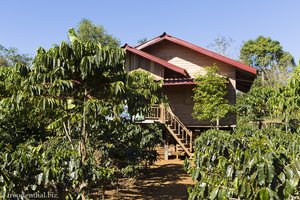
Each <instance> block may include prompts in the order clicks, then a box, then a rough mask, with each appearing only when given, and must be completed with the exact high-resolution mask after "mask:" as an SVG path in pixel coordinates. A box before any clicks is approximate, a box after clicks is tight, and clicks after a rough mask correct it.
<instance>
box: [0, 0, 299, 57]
mask: <svg viewBox="0 0 300 200" xmlns="http://www.w3.org/2000/svg"><path fill="white" fill-rule="evenodd" d="M0 8H1V12H0V19H1V20H0V27H1V29H0V44H2V45H4V46H6V47H17V48H18V49H19V50H20V52H22V53H29V54H31V55H32V56H33V55H34V53H35V50H36V49H37V48H38V47H39V46H42V47H44V48H49V47H51V45H52V44H58V43H60V42H61V41H62V40H67V30H68V29H69V28H71V27H76V26H77V24H78V23H79V22H80V20H81V19H82V18H88V19H90V20H92V21H93V22H94V23H95V24H101V25H103V26H104V27H105V29H106V30H107V31H108V32H109V33H111V34H112V35H114V36H115V37H117V38H119V39H120V40H121V42H122V44H124V43H128V44H131V45H134V44H136V42H137V40H139V39H141V38H144V37H147V38H148V39H150V38H153V37H155V36H157V35H160V34H162V33H163V32H167V33H168V34H171V35H173V36H176V37H179V38H181V39H184V40H187V41H189V42H192V43H194V44H197V45H199V46H202V47H207V46H208V45H209V44H210V43H211V42H212V41H213V40H214V39H215V38H217V37H218V36H225V37H230V38H232V39H234V40H235V43H234V49H233V51H235V52H237V51H238V49H239V47H240V45H241V44H242V41H246V40H249V39H255V38H256V37H257V36H258V35H263V36H270V37H271V38H272V39H274V40H278V41H280V43H281V44H282V46H283V47H284V49H285V50H286V51H289V52H291V53H292V55H293V56H295V58H296V61H297V62H298V60H299V58H300V24H299V21H300V11H299V9H300V1H299V0H285V1H282V0H194V1H192V0H187V1H182V0H151V1H150V0H149V1H143V0H126V1H125V0H123V1H122V0H118V1H117V0H109V1H100V0H85V1H83V0H81V1H80V0H73V1H70V0H51V1H50V0H49V1H46V0H44V1H43V0H26V1H21V0H19V1H17V0H9V1H4V0H2V1H1V3H0Z"/></svg>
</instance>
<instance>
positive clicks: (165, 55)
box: [124, 33, 257, 155]
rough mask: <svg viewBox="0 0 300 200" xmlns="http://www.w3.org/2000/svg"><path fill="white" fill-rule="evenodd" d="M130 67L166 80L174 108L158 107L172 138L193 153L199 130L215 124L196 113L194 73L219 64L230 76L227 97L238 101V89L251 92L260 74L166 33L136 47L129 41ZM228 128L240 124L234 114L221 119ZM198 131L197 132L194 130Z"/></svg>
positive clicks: (171, 105)
mask: <svg viewBox="0 0 300 200" xmlns="http://www.w3.org/2000/svg"><path fill="white" fill-rule="evenodd" d="M124 48H125V49H126V51H127V57H126V68H127V70H129V71H131V70H137V69H143V70H146V71H148V72H150V73H152V74H153V75H154V76H155V77H156V78H157V79H160V80H163V83H164V84H163V91H164V94H165V95H166V96H167V98H168V101H169V105H170V108H169V109H167V110H165V111H162V110H158V111H157V113H158V114H159V115H160V116H159V117H160V118H159V119H160V121H162V122H163V123H165V124H166V127H167V130H168V132H169V133H170V134H169V135H171V136H172V137H171V139H172V140H173V141H175V143H176V144H175V145H178V146H180V148H181V149H183V150H184V152H185V153H187V154H188V155H192V154H191V152H192V148H193V147H192V142H193V139H194V138H195V133H196V132H197V131H199V130H203V129H207V128H208V127H210V126H211V124H210V122H209V121H198V120H196V119H194V118H193V117H192V112H193V99H192V96H193V91H192V89H193V88H194V87H195V82H194V81H193V79H194V77H195V76H196V75H197V74H204V73H205V69H204V67H205V66H212V65H214V64H215V65H216V66H217V67H218V68H219V73H220V74H222V75H223V76H226V77H227V78H228V80H229V81H228V82H229V83H228V93H227V97H226V98H228V100H229V102H230V103H231V104H235V102H236V91H237V90H239V91H241V92H248V91H249V90H250V88H251V85H252V83H253V81H254V80H255V78H256V74H257V71H256V69H255V68H253V67H251V66H248V65H245V64H242V63H240V62H238V61H236V60H233V59H230V58H227V57H225V56H222V55H219V54H217V53H214V52H212V51H209V50H207V49H204V48H202V47H199V46H196V45H194V44H191V43H189V42H186V41H184V40H181V39H179V38H176V37H173V36H171V35H168V34H166V33H163V34H162V35H160V36H158V37H156V38H153V39H151V40H149V41H147V42H145V43H143V44H140V45H138V46H135V47H131V46H129V45H127V44H126V45H125V46H124ZM220 125H221V127H222V128H224V129H226V128H227V129H230V128H233V127H234V126H235V125H236V116H235V115H233V114H231V115H228V116H227V117H226V118H224V119H222V120H221V121H220ZM193 133H194V134H193Z"/></svg>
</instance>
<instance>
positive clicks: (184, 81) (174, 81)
mask: <svg viewBox="0 0 300 200" xmlns="http://www.w3.org/2000/svg"><path fill="white" fill-rule="evenodd" d="M194 84H196V83H195V82H194V80H193V79H192V78H166V79H164V85H165V86H170V85H194Z"/></svg>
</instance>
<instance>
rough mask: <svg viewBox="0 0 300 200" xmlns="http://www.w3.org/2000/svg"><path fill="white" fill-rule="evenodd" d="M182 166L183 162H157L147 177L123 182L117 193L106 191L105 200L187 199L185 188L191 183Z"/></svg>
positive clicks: (173, 160)
mask: <svg viewBox="0 0 300 200" xmlns="http://www.w3.org/2000/svg"><path fill="white" fill-rule="evenodd" d="M182 164H183V160H175V159H172V160H167V161H166V160H159V161H157V162H156V163H155V164H154V165H153V166H151V168H150V169H149V172H148V174H147V175H143V176H142V177H140V178H138V179H137V180H135V179H129V180H126V181H123V182H122V183H121V184H120V185H121V188H120V189H119V191H118V192H117V191H116V190H111V191H107V193H106V194H107V196H106V199H116V200H119V199H121V200H123V199H145V200H150V199H151V200H155V199H158V200H164V199H165V200H168V199H170V200H171V199H172V200H175V199H178V200H179V199H180V200H182V199H187V197H188V193H187V187H188V186H190V185H192V184H193V181H192V179H191V178H190V177H189V176H188V174H187V173H186V172H185V171H184V170H183V169H182Z"/></svg>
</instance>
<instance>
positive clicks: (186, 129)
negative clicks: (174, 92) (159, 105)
mask: <svg viewBox="0 0 300 200" xmlns="http://www.w3.org/2000/svg"><path fill="white" fill-rule="evenodd" d="M167 111H168V112H169V113H170V114H171V116H172V117H174V118H175V120H176V121H177V122H178V123H179V124H180V125H181V127H182V128H183V129H184V130H185V131H186V132H187V133H188V134H189V136H191V137H192V133H191V132H190V130H189V129H188V128H186V126H185V125H184V124H183V123H182V121H180V119H179V118H178V117H177V116H176V115H175V114H174V113H173V111H172V110H171V108H170V107H168V108H167Z"/></svg>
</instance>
